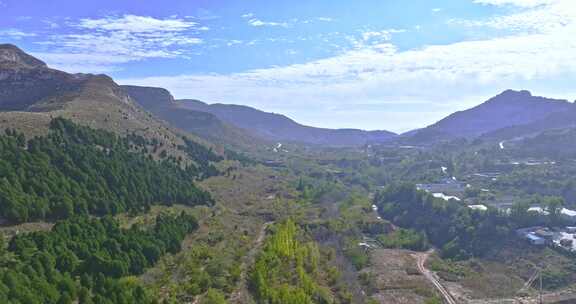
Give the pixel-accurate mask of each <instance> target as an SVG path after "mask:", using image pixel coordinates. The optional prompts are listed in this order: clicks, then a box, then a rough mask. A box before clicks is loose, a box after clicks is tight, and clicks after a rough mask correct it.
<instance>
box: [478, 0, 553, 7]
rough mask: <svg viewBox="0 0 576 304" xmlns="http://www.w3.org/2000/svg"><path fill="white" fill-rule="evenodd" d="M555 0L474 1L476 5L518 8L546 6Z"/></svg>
mask: <svg viewBox="0 0 576 304" xmlns="http://www.w3.org/2000/svg"><path fill="white" fill-rule="evenodd" d="M554 1H555V0H474V3H478V4H483V5H496V6H504V5H513V6H518V7H536V6H540V5H544V4H551V3H553V2H554Z"/></svg>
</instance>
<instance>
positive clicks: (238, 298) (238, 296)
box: [229, 222, 274, 303]
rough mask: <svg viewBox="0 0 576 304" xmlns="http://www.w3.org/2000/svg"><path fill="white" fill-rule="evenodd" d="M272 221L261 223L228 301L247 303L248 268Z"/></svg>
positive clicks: (252, 262)
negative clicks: (236, 285) (234, 289)
mask: <svg viewBox="0 0 576 304" xmlns="http://www.w3.org/2000/svg"><path fill="white" fill-rule="evenodd" d="M273 223H274V222H266V223H264V224H263V225H262V228H260V232H259V233H258V236H257V237H256V239H255V240H254V243H253V245H252V248H250V250H249V251H248V253H247V254H246V256H245V258H244V261H243V262H242V265H241V266H240V268H241V272H240V279H239V280H238V287H237V288H236V291H234V292H233V293H232V295H231V296H230V300H229V302H230V303H247V302H248V301H247V299H248V297H249V295H248V271H249V270H250V267H251V266H252V265H253V264H254V261H255V260H256V255H257V254H258V252H259V251H260V248H261V247H262V244H263V243H264V239H265V237H266V229H268V227H269V226H270V225H272V224H273Z"/></svg>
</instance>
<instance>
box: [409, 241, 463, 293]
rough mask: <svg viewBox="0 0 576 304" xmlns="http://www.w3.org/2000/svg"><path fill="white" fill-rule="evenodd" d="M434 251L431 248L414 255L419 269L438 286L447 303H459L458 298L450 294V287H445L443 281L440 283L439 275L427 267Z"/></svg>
mask: <svg viewBox="0 0 576 304" xmlns="http://www.w3.org/2000/svg"><path fill="white" fill-rule="evenodd" d="M433 252H434V251H433V250H429V251H427V252H424V253H415V254H414V255H413V256H414V258H415V259H416V263H417V265H418V271H420V273H421V274H422V275H423V276H424V277H425V278H426V279H427V280H428V281H430V283H432V285H434V287H436V289H437V290H438V292H440V294H441V295H442V298H444V302H445V303H447V304H457V302H456V300H455V299H454V297H453V296H452V294H450V292H449V291H448V289H446V287H444V285H442V283H440V280H438V277H437V276H436V275H435V274H434V273H433V272H432V271H430V270H428V269H427V268H426V261H427V260H428V257H430V255H431V254H432V253H433Z"/></svg>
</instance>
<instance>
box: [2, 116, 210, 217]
mask: <svg viewBox="0 0 576 304" xmlns="http://www.w3.org/2000/svg"><path fill="white" fill-rule="evenodd" d="M146 144H147V141H146V140H145V139H143V138H141V137H138V136H134V135H133V136H130V137H126V138H121V137H118V136H116V135H114V134H112V133H110V132H106V131H103V130H94V129H91V128H88V127H84V126H79V125H76V124H74V123H72V122H71V121H69V120H65V119H61V118H56V119H54V120H53V121H52V123H51V126H50V133H49V134H48V135H47V136H44V137H36V138H34V139H31V140H29V141H27V142H26V140H25V139H24V136H23V135H22V134H18V133H16V132H15V131H12V130H7V131H6V135H3V136H0V220H3V221H10V222H26V221H30V220H38V219H64V218H68V217H70V216H72V215H85V214H93V215H99V216H101V215H108V214H117V213H119V212H124V211H146V210H148V209H149V207H150V205H151V204H154V203H163V204H174V203H181V204H187V205H196V204H206V203H208V204H210V203H212V199H211V197H210V195H209V194H208V193H207V192H205V191H203V190H200V189H199V188H197V187H196V186H195V185H194V184H193V181H194V180H196V179H198V178H201V177H207V176H211V175H215V174H217V173H218V171H217V170H216V169H215V168H214V166H213V165H212V164H211V162H212V161H218V160H220V159H221V158H220V157H219V156H217V155H216V154H214V153H213V152H212V151H211V150H210V149H207V148H205V147H203V146H201V145H199V144H197V143H194V142H191V141H187V142H186V147H185V148H184V149H186V151H187V152H188V153H189V154H190V155H191V156H193V159H194V161H195V162H196V163H197V164H198V165H196V166H194V165H189V166H186V167H184V166H182V165H181V164H180V162H178V161H176V160H173V159H172V160H168V159H164V160H162V161H154V160H153V159H152V158H151V156H150V154H148V153H145V152H143V151H141V149H137V148H138V147H142V146H143V145H146Z"/></svg>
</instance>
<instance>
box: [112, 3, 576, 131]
mask: <svg viewBox="0 0 576 304" xmlns="http://www.w3.org/2000/svg"><path fill="white" fill-rule="evenodd" d="M569 3H571V0H564V1H560V0H558V1H557V2H555V4H553V5H549V6H545V7H540V6H538V7H534V8H530V9H527V11H524V10H522V11H520V12H512V13H511V14H510V15H507V16H502V17H497V18H508V20H522V21H517V22H515V23H514V22H511V23H512V24H509V25H508V26H518V27H519V28H523V29H524V31H513V32H512V33H511V34H508V35H504V36H500V37H496V38H490V39H484V40H476V41H462V42H458V43H452V44H446V45H430V46H425V47H422V48H419V49H412V50H399V49H397V48H396V47H395V46H394V45H393V44H392V43H390V41H387V39H389V36H388V34H389V32H386V31H384V32H379V31H368V32H364V33H363V34H362V35H361V36H363V37H361V38H360V39H357V40H358V41H361V42H362V41H366V40H370V39H374V38H375V37H377V38H379V39H380V40H379V41H378V43H359V44H357V45H356V46H355V48H353V49H352V50H349V51H347V52H344V53H342V54H340V55H337V56H334V57H331V58H327V59H322V60H316V61H312V62H309V63H304V64H295V65H290V66H285V67H272V68H267V69H255V70H250V71H246V72H242V73H233V74H209V75H181V76H175V77H152V78H143V79H124V80H122V82H123V83H133V84H139V85H156V86H162V87H166V88H168V89H169V90H171V91H173V93H174V94H175V95H176V96H179V97H187V98H188V97H190V98H192V97H193V98H199V99H203V100H206V101H208V102H225V103H240V104H247V105H252V106H256V107H259V108H262V109H266V110H269V111H276V112H285V113H300V116H298V115H295V116H294V118H296V119H297V120H302V121H303V122H305V123H306V122H307V123H310V122H316V123H319V124H322V125H324V126H332V127H337V126H340V127H342V126H345V125H343V124H345V121H351V122H354V125H356V126H360V127H365V128H390V129H393V130H405V129H406V123H405V122H402V119H401V118H406V117H411V118H412V121H414V120H413V118H414V117H418V118H419V119H418V120H417V125H413V124H412V127H422V126H425V125H427V124H430V123H432V122H433V121H435V120H436V119H438V118H440V117H442V116H443V115H445V114H448V113H450V112H453V111H455V110H461V109H463V108H467V107H469V106H471V105H473V104H475V103H478V102H480V101H482V100H484V99H486V98H487V97H489V96H490V95H493V94H496V93H498V91H499V90H502V89H506V88H511V87H512V88H529V89H530V88H532V89H534V88H538V86H539V85H540V84H541V83H542V82H550V81H552V82H553V81H555V80H564V81H566V79H573V80H576V52H574V50H575V49H576V39H573V37H576V18H564V19H561V20H560V21H558V20H557V18H556V17H557V15H556V13H558V12H562V13H563V14H565V16H573V17H574V16H576V14H574V15H569V14H572V13H573V10H572V11H571V10H570V9H569V8H570V6H569ZM525 13H529V14H533V15H534V16H539V17H538V19H537V20H532V21H530V22H532V23H527V22H528V21H526V22H525V21H524V20H525V19H524V18H521V17H518V16H519V15H521V14H525ZM493 20H494V19H488V20H480V21H481V22H484V23H483V24H478V26H483V27H486V28H488V29H490V28H494V26H493V25H492V24H491V22H492V21H493ZM502 20H504V19H502ZM559 22H560V23H559ZM503 27H504V26H503ZM414 100H420V101H423V102H424V103H425V104H428V105H432V104H433V105H435V106H436V107H437V108H436V109H435V110H430V109H427V108H428V107H429V106H426V105H424V106H423V108H422V110H421V111H420V112H414V110H413V109H411V110H410V111H408V110H406V109H404V108H402V107H401V106H395V107H392V108H390V109H388V110H386V111H380V112H378V113H379V115H376V114H369V113H370V110H367V107H366V104H373V105H379V104H380V105H381V104H386V103H388V102H391V101H394V102H397V103H402V102H407V101H414ZM346 107H347V108H348V109H349V111H342V110H338V109H342V108H346ZM302 109H309V111H302ZM407 111H408V112H409V113H408V112H407ZM303 112H306V113H303ZM347 112H350V113H347ZM314 113H323V114H314ZM383 113H384V114H383ZM347 117H348V118H349V119H346V118H347ZM362 117H366V118H365V119H362ZM378 117H381V118H380V119H378Z"/></svg>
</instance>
